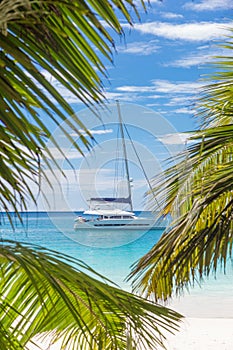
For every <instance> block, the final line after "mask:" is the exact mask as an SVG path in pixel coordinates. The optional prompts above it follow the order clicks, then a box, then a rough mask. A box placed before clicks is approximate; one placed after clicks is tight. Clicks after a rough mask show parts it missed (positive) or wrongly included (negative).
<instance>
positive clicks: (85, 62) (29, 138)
mask: <svg viewBox="0 0 233 350" xmlns="http://www.w3.org/2000/svg"><path fill="white" fill-rule="evenodd" d="M142 3H143V1H142ZM131 9H133V12H131ZM116 12H117V13H118V14H119V15H120V14H121V15H122V16H123V18H125V19H126V20H127V21H128V22H129V23H132V21H133V17H134V15H135V16H136V17H138V12H137V9H136V7H135V6H134V4H133V3H132V1H130V0H125V1H124V0H114V1H110V0H102V1H98V2H97V1H92V0H86V1H85V0H80V1H69V0H63V1H58V0H17V1H15V0H14V1H11V0H7V1H1V3H0V47H1V51H0V67H1V70H0V107H1V117H0V118H1V119H0V120H1V122H0V139H1V140H3V141H4V142H3V143H1V148H0V152H1V155H2V154H3V155H4V154H5V150H6V149H7V152H6V156H5V157H4V159H3V160H2V166H1V173H2V176H3V185H1V187H0V190H1V201H0V206H1V209H3V210H10V209H11V210H12V209H13V210H16V209H17V207H18V202H19V203H21V205H22V208H21V209H25V208H26V207H27V199H26V197H25V195H26V194H27V195H28V196H29V197H31V198H32V199H33V200H35V198H36V196H35V195H34V194H33V193H31V192H30V191H28V186H27V185H28V180H29V178H30V176H31V174H33V179H32V180H33V182H34V183H36V184H37V185H38V187H39V181H38V173H39V171H42V173H43V169H41V166H40V160H41V156H42V154H44V155H45V156H46V155H48V154H46V151H45V145H46V140H47V139H48V138H50V136H51V130H52V129H53V128H54V127H56V126H60V125H61V123H64V127H63V129H62V131H63V133H64V135H65V136H66V137H67V138H68V139H69V140H70V141H71V142H73V139H72V138H71V136H70V133H69V132H68V131H67V128H69V130H72V131H73V132H75V133H76V134H77V135H79V136H80V138H79V143H75V144H74V147H76V149H77V151H78V152H81V153H82V148H81V147H82V145H83V144H84V145H85V146H86V147H90V142H89V141H88V139H87V138H85V137H84V136H83V133H82V131H81V130H85V132H86V133H87V134H89V133H88V130H86V128H85V120H80V119H79V118H78V117H77V116H76V115H75V111H74V110H73V108H72V107H71V105H70V104H69V101H66V98H65V97H64V94H63V90H64V89H66V91H67V92H68V94H70V96H71V95H72V96H73V98H74V99H75V98H76V99H77V101H79V102H83V103H84V104H85V105H87V106H88V107H90V108H93V109H94V104H96V103H97V104H98V103H102V102H103V101H104V95H103V82H102V79H103V78H106V77H107V72H106V70H105V66H104V63H103V62H106V61H110V62H112V54H113V50H114V42H113V39H112V37H111V35H110V30H107V29H106V27H107V28H108V27H109V28H111V30H114V31H115V32H116V33H118V34H119V35H122V33H123V30H122V27H121V24H120V20H119V18H118V16H117V15H116ZM105 24H107V26H105ZM58 85H59V89H61V90H59V89H58V88H57V86H58ZM68 117H69V118H68ZM48 125H51V126H50V127H48ZM89 136H90V135H89ZM11 141H12V142H11ZM54 145H55V146H56V147H57V148H58V149H59V150H60V151H61V152H62V149H61V148H60V147H59V145H57V144H56V141H55V140H54ZM22 147H24V153H22ZM50 156H51V155H50ZM20 157H21V161H20V159H19V158H20ZM16 158H17V159H16ZM54 161H55V160H54ZM19 163H20V164H19ZM16 166H17V167H18V168H17V171H16ZM13 168H14V170H15V171H12V173H11V176H10V177H9V172H11V169H13ZM7 169H8V170H9V171H7ZM18 172H20V175H19V176H17V174H18ZM23 173H24V174H23ZM27 174H30V175H27ZM21 175H22V176H21ZM7 188H8V189H9V190H7ZM11 193H14V197H15V196H16V197H17V200H14V198H12V196H11Z"/></svg>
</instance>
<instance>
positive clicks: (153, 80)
mask: <svg viewBox="0 0 233 350" xmlns="http://www.w3.org/2000/svg"><path fill="white" fill-rule="evenodd" d="M150 2H151V6H150V7H148V12H147V13H144V11H143V9H142V8H141V6H140V4H139V1H137V4H138V8H139V11H140V16H141V21H140V22H139V21H138V20H137V19H136V18H135V22H134V26H133V27H129V25H128V24H126V23H125V22H122V25H123V27H124V36H123V37H121V38H120V37H118V36H116V35H115V34H113V33H111V34H113V35H114V39H115V45H116V52H115V54H114V56H113V60H114V64H113V65H110V64H109V62H108V63H106V64H107V71H108V79H104V80H103V83H104V87H105V95H106V97H107V99H108V100H109V103H111V102H114V101H115V100H119V101H120V103H121V104H122V105H123V104H124V103H126V105H128V104H132V105H139V106H142V107H143V108H145V109H146V111H147V112H148V110H151V111H152V112H151V113H152V115H153V112H154V113H155V115H157V117H158V116H159V119H156V117H155V118H154V119H153V118H152V119H151V117H150V119H148V120H147V121H146V124H148V125H150V136H148V135H149V134H147V135H146V134H145V130H142V129H143V124H142V123H141V121H140V120H139V119H137V118H141V117H139V116H138V115H137V113H136V114H134V121H135V125H131V132H132V134H133V139H134V141H135V142H137V143H138V146H139V148H141V150H142V152H144V151H145V152H146V153H145V156H144V158H146V159H144V160H146V161H147V162H148V163H150V162H149V160H150V155H152V158H153V156H154V163H153V162H151V163H150V164H152V165H153V166H150V167H149V169H150V171H151V174H150V175H152V172H154V173H156V172H157V171H158V170H159V168H161V167H162V166H161V164H159V165H158V164H157V163H161V162H162V160H163V159H166V158H167V157H168V156H171V153H172V155H173V151H175V152H177V151H178V150H180V149H181V148H182V147H184V139H185V138H184V136H183V135H182V134H181V133H183V132H189V131H191V130H193V129H195V128H196V127H197V125H198V124H197V119H196V118H194V117H193V115H194V113H195V110H194V109H193V102H194V100H195V98H196V97H197V96H198V94H199V93H200V89H201V87H202V86H203V84H204V81H203V77H204V75H206V74H208V73H210V72H211V68H210V65H209V63H210V62H211V61H212V60H213V59H212V57H213V56H216V55H223V54H224V49H223V48H221V47H218V44H219V42H222V41H223V40H224V37H225V35H227V34H228V33H229V32H228V31H227V28H230V27H233V22H232V19H231V17H232V10H233V3H232V0H193V1H181V0H178V1H174V0H167V1H166V0H164V1H156V0H151V1H150ZM54 85H56V81H54ZM58 88H59V86H58ZM62 93H63V96H65V97H66V99H67V100H68V101H69V102H71V103H72V105H73V107H74V108H75V110H76V111H77V113H78V115H79V116H81V118H82V117H83V121H84V123H85V122H86V117H87V114H88V112H85V108H84V106H83V105H82V104H80V103H79V102H78V101H77V100H76V99H74V97H72V96H71V95H70V94H68V93H67V91H65V90H64V91H62ZM114 103H115V102H114ZM114 108H115V107H114ZM139 109H140V107H139ZM147 109H148V110H147ZM147 112H146V113H147ZM147 114H148V113H147ZM139 115H140V113H139ZM124 117H125V116H124ZM127 118H128V116H127V117H126V119H127ZM143 118H144V117H143ZM156 120H157V124H156ZM126 122H128V119H127V120H126ZM160 122H161V123H162V124H163V123H165V124H166V127H165V129H163V135H161V133H160V132H158V125H160V124H161V123H160ZM165 124H163V125H165ZM90 129H91V130H93V134H94V136H95V137H96V140H97V142H98V143H99V145H100V146H101V147H97V148H95V152H94V158H90V159H89V165H88V166H89V170H88V169H87V168H86V166H87V165H84V163H83V162H84V160H83V158H82V157H81V156H79V155H77V153H74V150H72V145H66V144H64V150H65V152H66V154H67V155H68V158H69V159H71V160H72V162H73V165H74V167H75V169H76V174H74V172H73V170H72V169H69V168H68V166H67V164H66V163H64V161H63V160H60V161H61V162H62V167H64V171H65V172H66V174H67V179H68V180H67V179H66V180H61V181H62V188H63V195H62V196H61V198H55V202H56V205H55V206H54V204H53V205H52V208H51V209H54V210H80V209H85V208H86V207H87V202H86V194H85V195H84V198H83V193H82V194H80V186H82V187H83V188H85V190H86V188H88V189H89V190H90V188H91V187H90V184H91V183H93V181H97V180H98V181H99V183H101V184H102V185H100V186H102V187H100V190H98V191H97V192H100V193H99V194H100V195H111V193H109V189H110V187H111V183H112V181H113V178H114V174H113V172H114V166H113V164H112V162H111V161H110V158H106V159H105V163H104V165H103V164H102V165H101V166H100V164H97V163H95V161H94V159H96V158H98V157H100V155H101V152H102V154H103V153H104V152H105V153H106V149H105V148H104V147H107V149H108V151H109V153H111V154H112V157H113V149H114V147H113V140H115V137H116V126H115V125H114V124H112V120H111V122H109V123H107V124H106V126H105V128H104V127H103V126H101V125H97V124H95V123H94V124H93V122H91V124H90ZM139 129H140V130H139ZM145 129H146V127H145ZM147 132H148V130H147ZM131 136H132V135H131ZM154 136H156V137H157V140H155V139H154ZM74 139H75V138H74ZM109 142H110V143H109ZM143 147H145V149H143ZM88 157H89V155H87V158H88ZM101 157H102V155H101ZM58 158H59V156H58ZM90 164H92V165H90ZM80 167H81V168H82V169H83V168H85V169H86V170H85V171H84V173H85V175H84V176H83V177H84V178H85V179H86V183H82V184H80V178H79V174H80V169H81V168H80ZM98 167H99V168H98ZM97 168H98V169H97ZM131 171H132V172H133V173H134V174H133V177H134V179H135V183H134V192H135V194H134V200H135V207H136V209H141V208H142V207H143V204H144V199H143V197H144V193H145V190H146V186H145V184H143V183H142V173H140V171H139V170H138V166H137V164H134V160H132V162H131ZM87 173H88V174H89V175H88V176H87ZM154 173H153V174H154ZM90 174H94V177H90ZM45 187H46V186H45ZM45 191H47V193H48V192H49V190H48V189H47V187H46V188H45ZM64 192H65V194H64ZM89 192H90V191H89ZM64 197H65V198H64ZM53 202H54V199H53ZM64 202H66V204H65V205H64ZM39 206H41V204H39ZM42 206H43V205H42ZM47 209H48V208H47Z"/></svg>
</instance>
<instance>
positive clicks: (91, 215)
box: [74, 103, 164, 230]
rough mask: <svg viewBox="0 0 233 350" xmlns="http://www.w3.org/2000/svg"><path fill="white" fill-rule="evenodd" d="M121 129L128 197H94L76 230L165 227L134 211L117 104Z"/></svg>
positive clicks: (78, 222) (77, 223)
mask: <svg viewBox="0 0 233 350" xmlns="http://www.w3.org/2000/svg"><path fill="white" fill-rule="evenodd" d="M117 108H118V117H119V127H120V133H121V140H122V149H123V155H124V156H123V159H124V164H125V172H126V182H127V191H128V196H127V197H97V198H96V197H93V198H90V200H89V201H90V204H89V209H88V210H86V211H84V212H83V215H81V216H78V217H77V218H76V219H75V223H74V229H75V230H83V229H111V230H112V229H118V230H119V229H124V230H150V229H157V228H158V229H160V230H161V229H162V228H164V225H161V224H158V222H155V219H154V218H153V216H152V215H151V216H144V215H143V214H140V215H136V214H135V213H134V211H133V203H132V191H131V187H132V179H131V178H130V175H129V165H128V160H127V149H126V144H125V135H124V128H123V121H122V116H121V111H120V106H119V103H117ZM119 205H120V206H124V205H128V206H129V210H123V209H120V208H119Z"/></svg>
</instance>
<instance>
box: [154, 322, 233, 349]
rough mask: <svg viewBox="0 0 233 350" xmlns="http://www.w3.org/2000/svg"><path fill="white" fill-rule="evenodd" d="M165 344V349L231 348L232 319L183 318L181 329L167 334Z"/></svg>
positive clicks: (232, 334)
mask: <svg viewBox="0 0 233 350" xmlns="http://www.w3.org/2000/svg"><path fill="white" fill-rule="evenodd" d="M165 345H166V347H167V350H232V349H233V319H232V318H230V319H221V318H187V319H184V321H183V324H182V326H181V331H180V332H179V333H177V334H176V335H171V334H168V335H167V342H166V343H165ZM161 349H162V348H161Z"/></svg>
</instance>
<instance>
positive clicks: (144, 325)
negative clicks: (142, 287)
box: [0, 241, 181, 350]
mask: <svg viewBox="0 0 233 350" xmlns="http://www.w3.org/2000/svg"><path fill="white" fill-rule="evenodd" d="M0 262H1V278H0V284H1V288H0V290H1V295H0V299H1V308H0V334H1V335H2V334H3V337H0V339H1V341H2V342H3V344H4V339H5V338H7V336H8V333H10V337H11V338H10V339H16V343H17V342H20V344H21V346H23V348H24V349H26V348H27V345H26V344H27V343H28V341H29V340H31V339H32V338H33V339H35V336H36V335H41V337H42V338H43V337H45V334H46V337H47V336H49V337H51V342H54V341H57V340H59V339H62V343H63V347H64V349H65V348H69V349H76V350H77V349H83V350H84V349H85V350H87V349H126V348H127V344H131V345H130V346H131V348H132V349H134V348H135V349H136V347H137V349H145V348H146V349H156V347H157V346H158V344H160V345H161V344H162V341H163V339H164V338H163V336H162V330H164V329H168V330H170V331H175V330H177V329H178V321H179V320H180V317H181V316H180V315H179V314H178V313H176V312H174V311H172V310H169V309H167V308H165V307H162V306H159V305H157V304H154V303H151V302H149V301H146V300H145V299H143V298H140V297H137V296H135V295H133V294H131V293H128V292H126V291H123V290H121V289H119V288H117V287H116V286H114V285H113V284H110V281H108V280H106V279H104V278H103V277H102V276H100V275H98V274H96V273H95V272H94V271H93V270H92V269H91V268H90V267H88V266H87V265H85V264H84V263H82V262H81V261H79V260H76V259H73V258H70V257H67V256H64V255H61V254H59V253H56V252H53V251H49V250H46V249H43V248H40V247H35V246H33V247H32V246H30V245H25V244H24V245H21V244H19V243H14V242H7V241H5V242H4V244H1V246H0ZM67 263H69V264H67ZM87 273H88V274H89V275H88V274H87ZM90 274H92V275H93V276H94V277H95V278H94V277H90ZM96 278H98V280H97V279H96ZM101 280H102V281H101ZM3 327H4V328H3ZM5 329H7V330H8V333H4V332H5ZM129 332H131V334H132V336H131V337H130V333H129ZM137 344H138V345H137ZM140 344H141V345H140ZM143 344H144V345H143ZM17 346H18V345H17ZM145 346H146V347H145ZM2 348H3V349H4V347H2ZM129 348H130V347H129ZM8 349H11V348H10V347H9V348H8ZM12 349H18V348H17V347H16V346H15V347H12ZM19 349H20V348H19Z"/></svg>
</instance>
